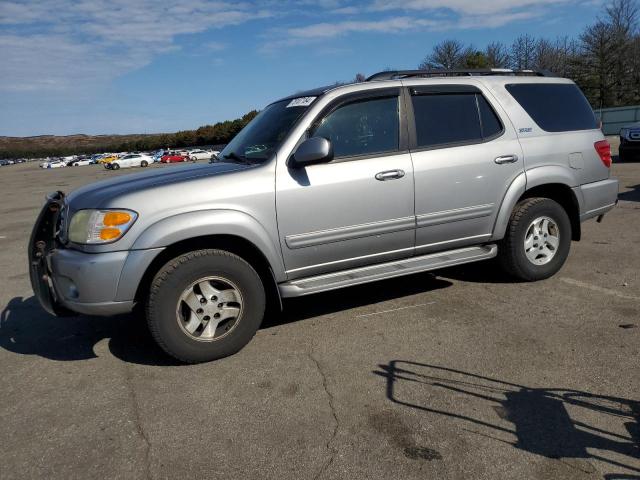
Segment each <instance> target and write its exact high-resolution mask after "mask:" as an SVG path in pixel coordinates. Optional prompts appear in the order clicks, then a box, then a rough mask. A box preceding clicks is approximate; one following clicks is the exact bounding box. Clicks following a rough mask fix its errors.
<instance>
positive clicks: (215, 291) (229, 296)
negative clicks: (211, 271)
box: [176, 277, 242, 341]
mask: <svg viewBox="0 0 640 480" xmlns="http://www.w3.org/2000/svg"><path fill="white" fill-rule="evenodd" d="M241 316H242V295H241V293H240V290H239V289H238V287H237V286H236V285H235V284H234V283H233V282H231V281H230V280H228V279H226V278H222V277H206V278H202V279H200V280H198V281H196V282H194V283H192V284H191V285H189V287H187V288H186V289H185V290H184V291H183V292H182V295H180V299H179V300H178V306H177V308H176V317H177V321H178V324H179V325H180V328H181V329H182V330H183V332H184V333H185V334H187V335H188V336H189V337H191V338H193V339H195V340H200V341H215V340H219V339H221V338H222V337H224V336H226V335H228V334H229V333H230V332H231V331H232V330H233V329H234V328H235V327H236V325H237V324H238V322H239V320H240V318H241Z"/></svg>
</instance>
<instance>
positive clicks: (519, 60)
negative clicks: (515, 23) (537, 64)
mask: <svg viewBox="0 0 640 480" xmlns="http://www.w3.org/2000/svg"><path fill="white" fill-rule="evenodd" d="M535 48H536V41H535V39H534V38H533V37H532V36H531V35H528V34H525V35H520V36H519V37H518V38H516V39H515V40H514V41H513V44H512V45H511V55H510V56H511V66H512V67H513V68H515V69H517V70H527V69H530V68H533V67H534V60H535Z"/></svg>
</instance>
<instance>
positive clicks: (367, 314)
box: [356, 302, 436, 318]
mask: <svg viewBox="0 0 640 480" xmlns="http://www.w3.org/2000/svg"><path fill="white" fill-rule="evenodd" d="M434 303H436V302H429V303H420V304H418V305H409V306H407V307H400V308H392V309H391V310H383V311H381V312H373V313H363V314H362V315H356V318H360V317H370V316H372V315H382V314H384V313H391V312H397V311H399V310H406V309H407V308H418V307H425V306H427V305H433V304H434Z"/></svg>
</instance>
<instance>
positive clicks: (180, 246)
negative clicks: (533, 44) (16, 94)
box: [29, 71, 618, 362]
mask: <svg viewBox="0 0 640 480" xmlns="http://www.w3.org/2000/svg"><path fill="white" fill-rule="evenodd" d="M218 160H219V162H216V163H213V164H207V165H186V166H176V167H173V168H162V169H155V170H153V171H147V172H144V173H141V174H137V175H129V176H124V177H120V178H114V179H110V180H107V181H103V182H99V183H94V184H92V185H88V186H85V187H83V188H80V189H79V190H76V191H74V192H72V193H70V194H68V195H65V194H63V193H62V192H56V193H54V194H51V195H50V196H49V197H48V200H47V202H46V205H45V206H44V208H43V210H42V212H41V214H40V216H39V218H38V220H37V223H36V225H35V227H34V230H33V233H32V237H31V241H30V245H29V257H30V258H29V261H30V270H31V282H32V285H33V289H34V291H35V293H36V296H37V297H38V299H39V300H40V302H41V304H42V305H43V307H44V308H45V309H46V310H48V311H49V312H51V313H53V314H56V315H64V314H68V313H70V312H78V313H83V314H90V315H113V314H119V313H125V312H129V311H131V310H132V309H133V307H134V305H136V304H138V305H142V306H144V308H145V310H146V317H147V321H148V325H149V328H150V330H151V333H152V334H153V337H154V338H155V339H156V341H157V342H158V343H159V344H160V346H161V347H162V348H163V349H164V350H165V351H166V352H168V353H169V354H170V355H173V356H174V357H176V358H177V359H179V360H182V361H185V362H202V361H207V360H212V359H216V358H220V357H223V356H226V355H230V354H233V353H235V352H237V351H238V350H240V349H241V348H242V347H243V346H244V345H246V344H247V343H248V342H249V340H250V339H251V338H252V337H253V335H254V334H255V332H256V330H257V329H258V327H259V326H260V323H261V322H262V319H263V316H264V312H265V308H266V305H267V303H268V302H269V301H273V302H274V304H275V305H279V304H280V305H281V303H280V299H281V298H284V297H296V296H301V295H309V294H312V293H316V292H323V291H327V290H332V289H338V288H342V287H348V286H351V285H357V284H363V283H367V282H373V281H376V280H380V279H385V278H391V277H397V276H400V275H407V274H411V273H415V272H421V271H426V270H433V269H438V268H442V267H447V266H450V265H459V264H463V263H468V262H475V261H478V260H484V259H490V258H492V257H495V256H498V257H499V261H500V263H501V264H502V265H503V266H504V268H505V269H506V271H507V272H508V273H509V274H511V275H512V276H513V277H514V278H515V279H518V280H524V281H534V280H541V279H544V278H547V277H550V276H551V275H553V274H555V273H556V272H557V271H558V270H559V269H560V268H561V267H562V265H563V263H564V262H565V260H566V259H567V255H568V254H569V248H570V246H571V241H572V240H579V239H580V232H581V230H580V224H581V222H583V221H585V220H587V219H590V218H594V217H598V219H601V218H602V216H603V215H604V213H606V212H607V211H609V210H610V209H611V208H613V207H614V205H615V204H616V202H617V194H618V182H617V180H616V179H614V178H610V170H609V168H610V166H611V153H610V148H609V144H608V143H607V142H606V140H605V139H604V137H603V135H602V132H601V131H600V130H599V129H598V126H597V121H596V119H595V118H594V114H593V112H592V110H591V108H590V106H589V104H588V103H587V101H586V99H585V98H584V96H583V95H582V93H581V92H580V90H579V89H578V87H576V85H575V84H574V83H573V82H571V81H570V80H566V79H561V78H555V77H549V76H545V75H543V74H541V73H536V72H531V71H527V72H514V71H446V72H445V71H399V72H383V73H380V74H376V75H374V76H372V77H370V78H369V79H368V80H367V81H366V82H362V83H357V84H351V85H343V86H332V87H327V88H319V89H316V90H312V91H308V92H304V93H297V94H295V95H292V96H290V97H287V98H283V99H282V100H278V101H277V102H274V103H272V104H271V105H269V106H267V107H266V108H265V109H264V110H262V112H261V113H260V114H259V115H258V116H257V117H256V118H255V119H254V120H253V121H252V122H251V123H250V124H249V125H248V126H247V127H246V128H245V129H244V130H242V132H240V133H239V134H238V135H237V136H236V137H235V138H234V139H233V141H231V143H229V145H227V147H226V148H225V149H224V150H223V151H222V152H221V153H220V155H219V157H218Z"/></svg>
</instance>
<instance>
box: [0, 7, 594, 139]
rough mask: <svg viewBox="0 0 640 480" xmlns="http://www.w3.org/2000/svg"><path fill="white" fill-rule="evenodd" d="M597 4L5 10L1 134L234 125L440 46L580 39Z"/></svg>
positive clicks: (0, 11)
mask: <svg viewBox="0 0 640 480" xmlns="http://www.w3.org/2000/svg"><path fill="white" fill-rule="evenodd" d="M601 10H602V1H601V0H518V1H512V0H366V1H355V0H315V1H314V0H283V1H275V0H253V1H244V2H232V1H208V0H182V1H180V2H166V1H163V0H140V1H136V0H40V1H32V2H14V1H6V0H2V1H1V2H0V69H1V73H2V74H1V75H0V105H1V106H2V115H1V116H0V135H11V136H26V135H43V134H59V135H67V134H74V133H88V134H108V133H151V132H173V131H176V130H182V129H191V128H197V127H198V126H201V125H206V124H212V123H215V122H217V121H220V120H226V119H232V118H236V117H238V116H240V115H242V114H243V113H245V112H247V111H249V110H251V109H254V108H255V109H260V108H262V107H263V106H264V105H265V104H267V103H269V102H270V101H272V100H274V99H277V98H278V97H280V96H284V95H288V94H290V93H292V92H295V91H298V90H302V89H306V88H311V87H315V86H320V85H326V84H330V83H333V82H335V81H348V80H351V79H352V78H353V77H354V75H355V74H356V73H357V72H362V73H364V74H371V73H374V72H376V71H379V70H384V69H385V68H388V67H390V68H415V67H416V66H417V65H418V63H420V61H421V60H422V59H423V58H424V57H425V55H426V54H427V53H428V52H429V51H430V50H431V48H432V47H433V45H434V44H435V43H437V42H438V41H440V40H442V39H445V38H456V39H459V40H462V41H464V42H468V43H472V44H474V45H475V46H476V47H478V48H482V47H484V46H485V45H486V44H487V43H489V42H491V41H496V40H499V41H503V42H505V43H507V44H509V43H511V41H512V40H513V38H514V37H516V36H517V35H519V34H521V33H529V34H531V35H534V36H544V37H548V38H555V37H557V36H570V37H573V36H577V35H578V34H579V33H580V31H581V30H582V28H583V27H584V26H585V25H587V24H589V23H592V22H593V20H594V19H595V18H596V16H597V15H598V14H599V13H600V12H601Z"/></svg>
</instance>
